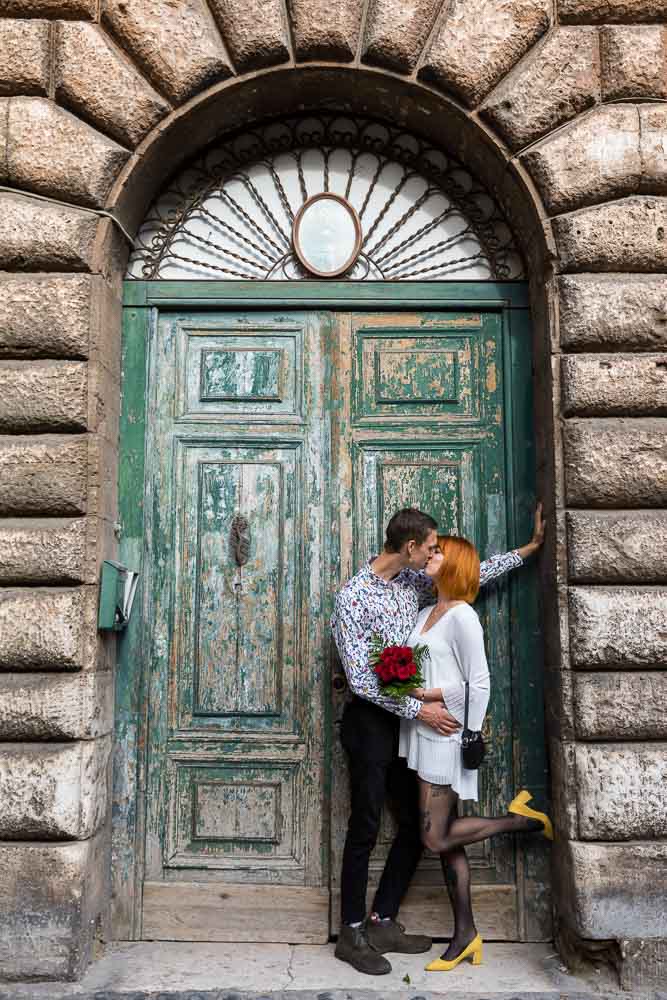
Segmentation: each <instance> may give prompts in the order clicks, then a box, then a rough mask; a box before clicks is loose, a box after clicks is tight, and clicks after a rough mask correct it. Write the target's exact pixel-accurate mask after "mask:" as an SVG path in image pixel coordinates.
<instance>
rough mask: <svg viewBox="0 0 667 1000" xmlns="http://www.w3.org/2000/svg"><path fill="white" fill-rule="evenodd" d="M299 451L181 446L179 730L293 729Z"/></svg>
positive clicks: (292, 445) (293, 447) (294, 447)
mask: <svg viewBox="0 0 667 1000" xmlns="http://www.w3.org/2000/svg"><path fill="white" fill-rule="evenodd" d="M301 450H302V448H301V443H300V442H288V443H286V444H284V445H278V444H277V445H276V446H274V447H267V446H266V444H264V443H261V442H258V443H256V444H255V443H253V442H251V441H248V442H247V444H246V446H245V447H239V446H238V445H236V446H234V445H232V444H230V443H227V442H220V443H217V442H212V441H211V442H209V441H202V440H199V441H192V440H185V441H183V440H181V439H177V441H176V470H177V471H176V508H177V510H179V511H180V512H181V519H180V524H179V525H178V528H180V530H177V533H176V539H177V540H176V544H177V547H178V550H179V553H180V567H179V573H180V579H181V584H182V600H181V601H180V602H178V604H177V607H176V615H177V617H176V621H175V634H176V636H177V640H178V641H179V643H181V645H180V648H179V661H180V669H181V680H182V682H181V683H180V684H179V686H178V691H179V719H178V725H179V726H180V727H188V726H202V725H204V726H205V725H212V726H214V727H215V728H220V727H222V728H232V729H234V728H239V727H240V728H247V727H250V728H256V726H257V725H262V726H263V727H270V728H281V729H290V728H291V721H292V720H293V713H292V707H293V703H294V691H293V688H294V680H295V678H294V668H293V665H294V663H295V662H296V660H297V658H298V655H299V649H298V640H299V633H300V630H299V619H300V611H301V609H300V607H298V606H297V604H296V602H295V600H294V594H295V592H296V591H297V590H298V589H299V587H300V583H301V560H300V548H301V544H300V538H301V534H302V530H303V524H297V523H296V522H297V512H296V510H295V507H294V504H293V503H291V498H292V497H293V496H294V495H295V493H296V492H297V491H299V492H300V491H301V489H302V485H303V484H302V481H301V480H302V467H301ZM239 518H241V519H242V522H239ZM239 524H241V535H240V537H236V536H235V530H236V531H237V533H238V530H239V528H238V525H239ZM299 529H300V530H299Z"/></svg>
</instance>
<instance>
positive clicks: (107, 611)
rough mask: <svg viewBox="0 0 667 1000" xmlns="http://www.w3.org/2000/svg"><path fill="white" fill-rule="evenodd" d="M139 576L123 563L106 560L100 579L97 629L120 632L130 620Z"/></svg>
mask: <svg viewBox="0 0 667 1000" xmlns="http://www.w3.org/2000/svg"><path fill="white" fill-rule="evenodd" d="M138 579H139V574H138V573H134V572H133V571H132V570H129V569H128V568H127V566H123V565H122V563H117V562H113V561H112V560H111V559H105V560H104V562H103V563H102V573H101V577H100V604H99V610H98V615H97V627H98V629H100V631H113V632H120V631H121V630H122V629H124V628H125V627H126V625H127V623H128V621H129V620H130V613H131V611H132V603H133V601H134V595H135V593H136V589H137V581H138Z"/></svg>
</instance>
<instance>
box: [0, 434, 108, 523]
mask: <svg viewBox="0 0 667 1000" xmlns="http://www.w3.org/2000/svg"><path fill="white" fill-rule="evenodd" d="M87 456H88V443H87V440H86V436H85V435H72V436H71V437H68V436H62V437H59V436H57V435H55V434H54V435H50V434H44V435H40V436H38V437H0V514H5V515H12V514H18V515H21V514H28V515H29V514H49V515H52V516H53V515H58V514H62V515H71V514H84V513H85V512H86V479H87Z"/></svg>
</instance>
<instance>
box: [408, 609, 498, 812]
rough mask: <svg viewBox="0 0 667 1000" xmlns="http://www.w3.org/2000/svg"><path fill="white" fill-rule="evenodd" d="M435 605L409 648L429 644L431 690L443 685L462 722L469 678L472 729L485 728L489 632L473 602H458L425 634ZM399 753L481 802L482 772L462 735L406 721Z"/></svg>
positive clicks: (431, 777) (426, 665)
mask: <svg viewBox="0 0 667 1000" xmlns="http://www.w3.org/2000/svg"><path fill="white" fill-rule="evenodd" d="M432 610H433V607H432V606H431V607H426V608H424V609H423V610H422V611H421V612H420V613H419V617H418V619H417V624H416V625H415V627H414V629H413V630H412V632H411V633H410V638H409V639H408V641H407V645H408V646H418V645H419V646H428V649H429V653H430V655H429V656H428V657H426V658H425V659H424V662H423V674H424V687H425V688H440V689H441V690H442V694H443V699H444V702H445V705H446V707H447V710H448V711H449V712H450V713H451V714H452V715H453V716H454V717H455V718H456V719H458V721H459V722H460V723H461V726H462V727H463V720H464V715H465V686H464V684H465V681H468V683H469V684H470V703H469V707H468V727H469V728H470V729H481V728H482V723H483V722H484V716H485V715H486V709H487V706H488V704H489V690H490V684H489V667H488V664H487V662H486V654H485V652H484V633H483V631H482V626H481V624H480V621H479V618H478V616H477V613H476V612H475V611H473V609H472V608H471V607H470V605H469V604H455V605H454V607H453V608H450V609H449V611H446V612H445V614H444V615H443V616H442V618H440V619H439V620H438V621H437V622H436V623H435V625H433V626H432V627H431V628H430V629H429V630H428V632H427V633H426V634H425V635H421V634H420V633H421V631H422V628H423V627H424V624H425V622H426V619H427V618H428V616H429V614H430V613H431V611H432ZM398 752H399V755H400V756H401V757H405V758H406V760H407V762H408V767H410V768H412V770H413V771H416V772H417V773H418V775H419V777H420V778H423V779H424V781H430V782H431V783H432V784H434V785H451V787H452V788H453V789H454V791H455V792H457V793H458V795H459V797H460V798H461V799H473V800H474V801H477V771H468V770H466V768H464V767H463V764H462V762H461V734H460V732H459V733H456V734H455V735H454V736H441V735H440V733H437V732H436V731H435V729H432V728H431V727H430V726H427V725H425V724H424V723H423V722H419V720H418V719H401V735H400V741H399V749H398Z"/></svg>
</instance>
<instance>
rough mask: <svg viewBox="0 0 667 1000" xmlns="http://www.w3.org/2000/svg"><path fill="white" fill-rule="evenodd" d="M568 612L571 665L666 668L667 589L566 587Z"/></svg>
mask: <svg viewBox="0 0 667 1000" xmlns="http://www.w3.org/2000/svg"><path fill="white" fill-rule="evenodd" d="M569 609H570V656H571V658H572V666H573V667H578V668H581V669H584V670H587V669H588V670H591V669H594V668H598V669H601V670H617V669H623V668H628V669H632V668H642V667H643V668H647V667H650V668H657V667H667V629H666V628H665V622H667V590H665V589H660V588H658V587H632V588H631V587H622V588H616V589H612V588H605V587H594V588H590V589H589V588H585V587H571V588H570V591H569ZM626 707H628V710H629V711H631V709H632V706H626Z"/></svg>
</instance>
